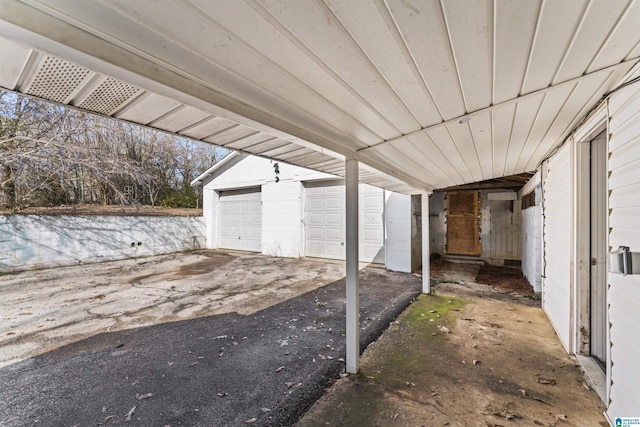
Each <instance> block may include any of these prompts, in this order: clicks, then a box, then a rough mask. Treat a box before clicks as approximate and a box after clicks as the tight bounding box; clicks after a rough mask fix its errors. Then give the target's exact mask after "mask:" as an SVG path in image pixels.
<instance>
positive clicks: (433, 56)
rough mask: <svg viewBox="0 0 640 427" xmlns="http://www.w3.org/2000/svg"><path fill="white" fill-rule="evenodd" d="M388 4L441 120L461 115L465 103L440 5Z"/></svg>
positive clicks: (393, 1)
mask: <svg viewBox="0 0 640 427" xmlns="http://www.w3.org/2000/svg"><path fill="white" fill-rule="evenodd" d="M387 4H388V5H389V8H390V10H391V13H392V15H393V18H394V20H395V22H396V25H397V26H398V28H399V31H400V34H401V35H402V37H403V38H404V40H405V43H406V45H407V47H408V48H409V51H410V52H411V55H412V57H413V58H414V61H415V63H416V65H417V67H418V69H419V71H420V74H421V75H422V78H423V79H424V80H425V81H426V82H427V87H428V89H429V91H430V92H431V94H432V96H433V99H434V101H435V103H436V106H437V107H438V110H439V111H440V114H441V115H442V117H443V118H444V119H445V120H446V119H451V118H453V117H456V116H461V115H463V114H464V113H465V111H466V110H465V107H464V100H463V97H462V91H461V89H460V82H459V79H458V73H457V70H456V63H455V60H454V58H453V52H452V51H451V44H450V41H449V33H448V30H447V26H446V23H445V20H444V15H443V13H442V9H441V8H440V3H439V2H434V1H424V2H418V1H414V2H410V1H407V0H389V1H387ZM434 65H435V66H434Z"/></svg>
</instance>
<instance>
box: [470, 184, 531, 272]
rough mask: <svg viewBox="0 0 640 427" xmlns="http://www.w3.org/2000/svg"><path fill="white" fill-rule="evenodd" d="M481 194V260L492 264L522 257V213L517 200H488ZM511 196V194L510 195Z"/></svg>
mask: <svg viewBox="0 0 640 427" xmlns="http://www.w3.org/2000/svg"><path fill="white" fill-rule="evenodd" d="M494 193H495V192H492V191H483V192H482V224H481V229H480V239H481V241H482V255H481V256H482V258H486V259H488V260H491V261H493V262H498V263H499V262H500V261H501V260H507V259H509V260H511V259H513V260H519V259H521V257H522V212H521V208H520V202H519V201H518V200H490V197H489V195H490V194H494ZM510 194H511V193H510Z"/></svg>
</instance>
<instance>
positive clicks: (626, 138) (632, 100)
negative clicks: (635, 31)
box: [607, 83, 640, 420]
mask: <svg viewBox="0 0 640 427" xmlns="http://www.w3.org/2000/svg"><path fill="white" fill-rule="evenodd" d="M609 116H610V122H609V134H610V138H609V182H608V187H609V212H610V214H609V229H610V232H609V247H610V248H611V249H616V248H618V247H619V246H629V248H630V250H631V251H632V252H640V84H638V83H636V84H633V85H630V86H627V87H626V88H624V89H622V90H620V91H618V92H616V93H614V94H613V95H611V98H610V100H609ZM608 284H609V286H608V294H607V303H608V306H609V325H610V330H609V338H610V368H611V377H610V378H608V380H609V381H608V383H609V387H610V394H609V401H610V403H609V407H608V409H607V414H608V416H609V419H610V420H613V419H615V418H616V417H625V416H627V417H631V416H633V417H638V416H640V415H638V414H640V369H638V360H640V339H638V337H640V321H639V320H638V313H640V275H627V276H623V275H621V274H611V273H610V274H609V275H608Z"/></svg>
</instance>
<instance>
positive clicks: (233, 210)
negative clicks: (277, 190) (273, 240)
mask: <svg viewBox="0 0 640 427" xmlns="http://www.w3.org/2000/svg"><path fill="white" fill-rule="evenodd" d="M218 203H219V211H220V218H219V223H220V233H219V238H218V246H219V247H220V248H224V249H236V250H243V251H252V252H260V251H261V250H262V194H261V193H260V189H259V188H254V189H246V190H233V191H228V192H227V191H225V192H221V193H220V198H219V201H218Z"/></svg>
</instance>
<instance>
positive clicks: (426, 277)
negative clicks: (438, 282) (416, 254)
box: [421, 191, 431, 294]
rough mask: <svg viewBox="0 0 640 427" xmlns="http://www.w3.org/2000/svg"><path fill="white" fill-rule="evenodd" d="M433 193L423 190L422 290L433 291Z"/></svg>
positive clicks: (426, 292)
mask: <svg viewBox="0 0 640 427" xmlns="http://www.w3.org/2000/svg"><path fill="white" fill-rule="evenodd" d="M430 194H431V193H428V192H426V191H425V192H423V193H422V196H421V199H422V214H421V217H422V221H421V226H422V292H423V293H425V294H428V293H431V281H430V276H431V270H430V266H429V258H430V255H431V251H430V249H429V195H430Z"/></svg>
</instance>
